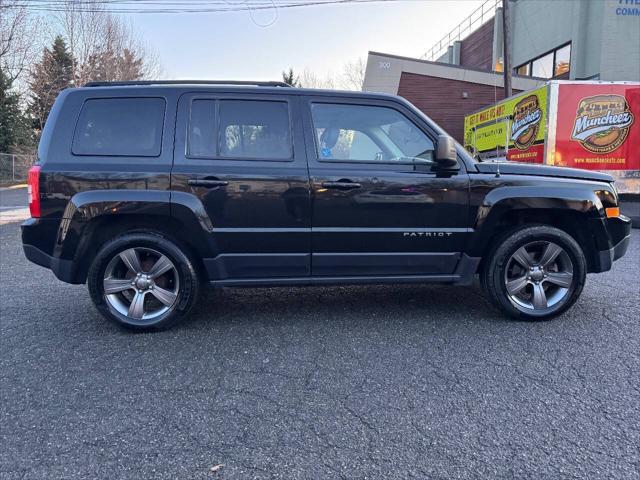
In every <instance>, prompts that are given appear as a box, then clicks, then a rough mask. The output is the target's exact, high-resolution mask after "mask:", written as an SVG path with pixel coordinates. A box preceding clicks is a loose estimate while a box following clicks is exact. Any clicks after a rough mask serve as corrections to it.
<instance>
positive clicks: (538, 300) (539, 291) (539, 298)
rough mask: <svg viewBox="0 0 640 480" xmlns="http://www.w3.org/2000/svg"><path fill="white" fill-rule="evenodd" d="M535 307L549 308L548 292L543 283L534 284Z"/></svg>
mask: <svg viewBox="0 0 640 480" xmlns="http://www.w3.org/2000/svg"><path fill="white" fill-rule="evenodd" d="M533 308H547V294H546V293H545V292H544V288H543V287H542V283H534V284H533Z"/></svg>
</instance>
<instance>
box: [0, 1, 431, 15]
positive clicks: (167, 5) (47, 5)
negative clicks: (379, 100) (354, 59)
mask: <svg viewBox="0 0 640 480" xmlns="http://www.w3.org/2000/svg"><path fill="white" fill-rule="evenodd" d="M403 1H415V0H244V1H241V2H232V1H231V0H202V1H194V0H191V1H189V2H175V1H162V0H137V1H131V0H95V1H86V0H85V1H82V0H79V1H74V2H67V1H66V0H61V1H56V0H29V1H27V0H24V1H22V2H15V3H12V4H11V5H0V9H3V8H25V9H27V10H31V11H39V12H64V11H68V10H69V9H71V10H73V11H75V12H88V13H91V12H108V13H132V14H162V13H174V14H175V13H218V12H238V11H247V10H265V9H273V8H277V9H280V8H301V7H313V6H321V5H341V4H342V5H344V4H368V3H396V2H403ZM418 1H423V0H418ZM140 5H145V6H148V7H150V8H140Z"/></svg>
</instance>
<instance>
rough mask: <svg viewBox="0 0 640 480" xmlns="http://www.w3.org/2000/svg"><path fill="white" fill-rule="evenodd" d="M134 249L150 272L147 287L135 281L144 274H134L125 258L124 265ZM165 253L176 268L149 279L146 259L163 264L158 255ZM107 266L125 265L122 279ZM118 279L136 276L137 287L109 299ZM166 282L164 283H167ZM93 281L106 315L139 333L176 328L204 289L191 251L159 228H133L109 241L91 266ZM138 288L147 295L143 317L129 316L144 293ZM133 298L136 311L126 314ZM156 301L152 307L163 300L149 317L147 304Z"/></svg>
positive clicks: (144, 269)
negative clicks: (112, 284) (109, 284)
mask: <svg viewBox="0 0 640 480" xmlns="http://www.w3.org/2000/svg"><path fill="white" fill-rule="evenodd" d="M131 251H134V252H135V257H136V258H137V259H138V267H140V268H139V269H138V270H139V271H141V272H143V273H144V274H145V275H143V276H145V277H146V278H147V283H146V284H143V286H142V287H141V288H142V289H144V291H143V290H142V289H141V290H138V284H137V283H135V281H136V278H138V277H136V276H135V274H133V272H134V269H132V268H128V267H127V264H126V263H125V262H122V264H121V265H120V264H119V263H118V262H120V261H121V260H122V258H123V257H122V256H121V253H123V252H131ZM125 255H126V254H125ZM158 255H160V256H158ZM162 256H164V257H166V259H168V260H169V261H170V263H171V269H170V270H168V271H167V272H165V273H162V274H161V275H159V276H158V277H157V278H155V279H152V280H149V277H147V276H146V274H147V273H148V274H150V273H152V272H151V270H150V269H149V267H146V266H145V263H144V262H145V261H147V259H148V261H149V262H153V261H154V258H155V259H156V262H157V259H158V258H160V257H162ZM112 265H113V266H112ZM148 265H150V268H151V269H153V267H155V264H153V263H150V264H148ZM107 268H109V269H111V270H113V269H119V274H118V276H119V277H121V278H118V279H115V278H114V277H112V276H111V275H110V274H108V275H109V277H108V278H105V273H106V270H107ZM159 270H160V269H159ZM112 278H113V279H114V280H115V281H116V282H125V281H129V280H131V281H132V283H131V285H134V286H132V287H126V286H125V287H123V288H125V289H124V290H123V291H121V292H117V293H113V294H111V295H109V296H108V298H107V295H106V294H105V282H108V281H110V280H111V279H112ZM141 281H142V280H141ZM161 281H163V282H164V283H163V284H162V285H161V284H160V282H161ZM149 284H151V285H149ZM87 285H88V288H89V293H90V295H91V300H92V301H93V303H94V304H95V306H96V308H97V309H98V311H99V312H100V313H101V314H102V315H103V316H104V317H105V318H106V319H108V320H110V321H112V322H114V323H116V324H117V325H119V326H121V327H125V328H128V329H132V330H138V331H149V330H164V329H167V328H169V327H172V326H174V325H175V324H176V323H178V322H179V321H180V320H182V319H183V318H184V317H185V316H186V315H187V314H188V313H189V311H190V310H191V308H192V307H193V305H194V304H195V303H196V301H197V299H198V294H199V290H200V281H199V278H198V274H197V271H196V267H195V265H194V262H193V261H192V260H191V258H190V257H189V255H188V254H187V253H186V252H185V251H184V250H183V249H182V248H180V247H179V246H178V245H177V243H176V242H174V241H171V240H169V239H168V238H166V237H165V236H163V235H161V234H159V233H155V232H132V233H128V234H125V235H122V236H120V237H117V238H115V239H114V240H111V241H109V242H107V243H106V244H105V245H103V246H102V247H101V248H100V250H99V251H98V253H97V254H96V256H95V258H94V259H93V262H92V264H91V266H90V268H89V272H88V276H87ZM123 285H124V284H123ZM154 287H155V290H154ZM161 287H166V288H161ZM163 291H164V296H160V295H159V293H160V292H163ZM136 292H140V297H141V298H142V300H141V302H138V305H140V304H141V305H142V306H141V308H142V312H143V313H142V315H141V316H140V318H134V317H131V316H129V315H128V314H129V313H130V312H132V310H131V308H132V307H131V304H133V303H134V301H135V298H134V297H138V294H137V293H136ZM166 292H168V293H166ZM147 293H149V294H152V295H149V299H148V300H147V299H146V297H147V295H146V294H147ZM129 297H131V298H129ZM159 298H162V300H163V302H165V303H163V302H161V301H160V300H159ZM128 301H129V302H130V303H129V306H130V309H129V310H128V311H126V312H125V311H124V310H126V306H127V302H128ZM150 304H152V306H153V305H155V304H157V312H155V313H154V312H151V313H150V314H149V315H151V314H154V315H156V316H153V317H152V318H144V315H147V313H145V309H146V306H149V305H150ZM165 310H166V311H165ZM134 313H135V314H136V315H135V316H137V315H138V314H139V313H140V312H139V311H135V312H134Z"/></svg>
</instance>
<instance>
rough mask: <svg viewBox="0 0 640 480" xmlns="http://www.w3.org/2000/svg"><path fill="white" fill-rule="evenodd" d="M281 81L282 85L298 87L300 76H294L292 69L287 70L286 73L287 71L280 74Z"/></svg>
mask: <svg viewBox="0 0 640 480" xmlns="http://www.w3.org/2000/svg"><path fill="white" fill-rule="evenodd" d="M282 81H283V82H284V83H288V84H289V85H291V86H292V87H299V86H300V76H299V75H295V74H294V73H293V68H289V71H288V72H287V71H283V72H282Z"/></svg>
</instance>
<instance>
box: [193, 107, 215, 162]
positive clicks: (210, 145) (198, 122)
mask: <svg viewBox="0 0 640 480" xmlns="http://www.w3.org/2000/svg"><path fill="white" fill-rule="evenodd" d="M215 112H216V101H215V100H194V101H193V102H192V103H191V118H190V121H189V155H190V156H192V157H215V156H216V135H215Z"/></svg>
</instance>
